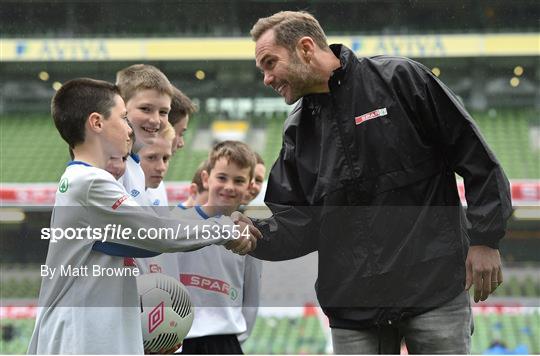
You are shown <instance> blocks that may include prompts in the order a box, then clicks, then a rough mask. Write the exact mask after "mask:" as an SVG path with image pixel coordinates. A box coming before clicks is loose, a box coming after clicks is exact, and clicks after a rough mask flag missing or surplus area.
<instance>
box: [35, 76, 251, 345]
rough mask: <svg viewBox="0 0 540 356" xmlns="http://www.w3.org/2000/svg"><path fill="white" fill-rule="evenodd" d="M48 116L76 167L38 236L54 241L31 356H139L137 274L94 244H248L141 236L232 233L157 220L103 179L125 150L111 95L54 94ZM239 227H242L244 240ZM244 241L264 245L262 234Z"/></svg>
mask: <svg viewBox="0 0 540 356" xmlns="http://www.w3.org/2000/svg"><path fill="white" fill-rule="evenodd" d="M51 109H52V116H53V118H54V122H55V125H56V127H57V129H58V131H59V133H60V135H61V136H62V138H63V139H64V140H65V141H66V142H67V143H68V144H69V146H70V148H71V149H72V150H73V153H74V158H75V160H74V161H72V162H71V163H70V164H69V165H68V167H67V168H66V171H65V173H64V174H63V175H62V178H61V180H60V184H59V187H58V191H57V193H56V200H55V207H54V209H53V214H52V218H51V228H50V229H42V238H43V237H45V238H47V237H49V238H51V237H53V236H54V238H51V241H50V243H49V250H48V253H47V260H46V264H45V265H42V266H41V274H42V277H43V280H42V284H41V289H40V295H39V302H38V303H39V307H40V308H39V311H38V316H37V319H36V325H35V328H34V332H33V335H32V338H31V341H30V345H29V349H28V353H32V354H35V353H37V354H104V353H107V354H143V352H144V350H143V344H142V332H141V327H140V311H139V307H138V306H139V301H138V295H137V288H136V283H135V276H136V275H137V274H138V271H137V270H136V269H133V268H131V267H129V266H126V265H125V259H124V258H122V257H115V256H111V255H108V254H104V253H101V252H98V251H95V250H93V248H92V247H93V245H94V243H95V242H96V241H97V240H104V239H109V240H112V241H114V244H115V245H118V246H134V247H137V248H141V249H147V250H151V251H158V252H174V251H188V250H193V249H198V248H201V247H204V246H207V245H210V244H214V243H227V247H228V248H231V249H232V250H233V251H236V252H239V253H245V252H247V251H248V250H249V249H250V248H251V247H252V245H253V244H254V243H253V242H252V241H251V240H250V238H248V237H246V236H242V235H241V236H240V239H238V240H235V241H229V242H227V240H225V239H223V238H222V237H219V236H218V237H217V238H216V239H207V240H203V239H196V238H194V237H195V236H193V234H192V236H191V237H192V238H191V239H187V238H186V237H187V236H186V233H185V232H182V230H180V231H181V233H180V234H178V235H177V236H176V237H174V238H172V237H171V238H164V239H146V238H143V237H142V235H141V234H140V232H143V233H144V232H145V231H146V232H148V230H149V229H150V228H154V229H156V228H159V227H166V228H171V229H176V228H178V226H182V227H185V226H189V227H190V228H191V229H192V230H193V229H194V228H198V229H204V228H205V226H206V228H208V226H210V227H214V226H218V227H219V229H220V230H221V231H223V233H225V232H226V231H229V232H231V233H232V230H233V223H232V221H231V219H229V218H226V217H223V218H219V219H217V218H211V219H210V220H206V221H205V222H203V223H201V221H200V220H196V219H193V218H190V217H189V216H180V215H178V216H177V217H175V218H174V219H173V218H163V217H158V216H156V215H155V214H153V213H149V212H148V211H147V210H145V209H143V208H141V207H140V206H139V205H138V204H137V203H136V202H135V201H134V200H133V199H132V198H131V197H130V196H129V195H128V194H126V191H125V190H124V188H123V186H122V185H121V184H120V183H118V182H117V181H116V180H115V179H114V177H113V176H112V175H111V174H110V173H108V172H107V171H105V169H104V168H105V167H106V165H107V161H108V160H109V158H110V157H114V156H120V157H123V156H125V155H126V154H127V151H128V146H129V143H130V139H129V134H130V132H131V129H130V128H129V126H128V124H127V121H126V107H125V105H124V101H123V100H122V98H121V96H120V95H119V90H118V88H117V87H116V86H115V85H113V84H111V83H108V82H103V81H97V80H92V79H87V78H81V79H75V80H72V81H69V82H67V83H65V84H64V85H63V86H62V87H61V88H60V89H59V90H58V92H57V93H56V94H55V96H54V98H53V101H52V105H51ZM244 227H245V225H241V224H240V230H242V229H243V228H244ZM111 230H112V231H115V232H114V233H111ZM75 232H76V233H77V236H76V237H75V236H73V234H74V233H75ZM250 232H251V233H252V235H255V237H257V238H258V237H260V234H258V231H256V230H250ZM47 233H48V235H47Z"/></svg>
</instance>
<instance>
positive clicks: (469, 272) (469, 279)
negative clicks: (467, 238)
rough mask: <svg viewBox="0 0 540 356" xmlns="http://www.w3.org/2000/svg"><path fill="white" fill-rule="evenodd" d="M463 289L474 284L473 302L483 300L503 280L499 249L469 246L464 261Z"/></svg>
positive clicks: (467, 288)
mask: <svg viewBox="0 0 540 356" xmlns="http://www.w3.org/2000/svg"><path fill="white" fill-rule="evenodd" d="M465 270H466V277H465V290H469V289H470V288H471V286H472V285H473V284H474V302H475V303H478V301H480V300H481V301H484V300H486V299H487V298H488V296H489V295H490V294H491V293H493V292H494V291H495V289H497V287H498V286H499V285H500V284H501V283H502V282H503V275H502V265H501V255H500V254H499V250H496V249H493V248H491V247H488V246H471V247H469V253H468V254H467V261H466V262H465Z"/></svg>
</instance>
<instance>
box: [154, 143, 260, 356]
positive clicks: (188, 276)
mask: <svg viewBox="0 0 540 356" xmlns="http://www.w3.org/2000/svg"><path fill="white" fill-rule="evenodd" d="M255 164H256V158H255V155H254V153H253V151H252V150H251V149H250V148H249V147H248V146H247V145H246V144H245V143H242V142H239V141H224V142H221V143H218V144H217V145H215V146H214V148H213V149H212V151H211V152H210V155H209V158H208V164H207V167H206V170H203V171H202V173H201V178H202V183H203V187H204V188H206V189H207V190H208V201H207V202H206V204H204V205H203V206H198V205H196V206H195V208H194V209H190V210H191V211H197V212H198V213H199V214H200V215H201V216H203V217H206V216H207V215H211V214H216V213H221V214H230V212H232V211H235V210H236V209H238V207H239V206H240V204H241V202H242V200H243V198H244V196H245V194H247V192H248V189H249V187H250V182H251V180H252V177H253V171H254V167H255ZM176 256H177V257H178V258H177V261H178V269H179V278H180V281H181V282H182V283H183V284H184V285H185V286H186V287H187V289H188V291H189V293H190V297H191V301H192V302H193V304H194V305H195V307H196V309H195V319H194V321H193V325H192V327H191V330H190V331H189V333H188V335H187V337H186V339H185V340H184V344H183V346H182V353H183V354H241V353H243V352H242V348H241V346H240V343H239V340H238V336H240V335H241V334H243V333H245V332H246V330H247V328H248V323H249V321H248V320H246V315H245V314H244V313H243V310H242V308H243V307H256V306H258V300H259V293H260V277H261V276H260V268H258V266H257V262H258V261H257V260H255V259H254V258H253V257H251V256H236V255H232V254H227V253H226V252H225V251H223V249H219V248H206V249H203V250H200V251H193V252H190V253H180V254H176ZM164 257H165V256H164ZM166 257H167V258H168V257H169V256H166Z"/></svg>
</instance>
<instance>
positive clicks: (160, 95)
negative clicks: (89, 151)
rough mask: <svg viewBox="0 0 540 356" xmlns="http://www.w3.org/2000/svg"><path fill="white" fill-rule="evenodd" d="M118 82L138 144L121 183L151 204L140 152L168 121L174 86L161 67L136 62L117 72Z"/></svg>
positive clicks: (134, 195) (135, 196)
mask: <svg viewBox="0 0 540 356" xmlns="http://www.w3.org/2000/svg"><path fill="white" fill-rule="evenodd" d="M116 85H118V87H119V88H120V92H121V94H122V98H123V99H124V101H125V103H126V108H127V115H128V120H129V121H130V122H131V125H132V127H133V132H134V133H135V143H134V145H133V148H132V151H131V154H130V156H129V157H128V158H127V161H126V172H125V173H124V176H123V177H122V178H121V179H120V182H121V183H122V184H123V185H124V187H125V188H126V191H127V192H128V193H129V194H130V195H131V196H132V197H133V198H134V199H135V200H136V201H137V202H138V203H139V204H140V205H142V206H148V205H150V204H151V202H150V200H149V199H148V197H147V195H146V193H145V178H144V172H143V171H142V168H141V166H140V159H139V156H138V153H139V151H140V150H141V148H142V147H143V146H144V145H150V144H152V143H153V142H154V140H155V139H156V138H157V136H158V132H159V130H160V128H161V127H162V125H164V124H165V123H167V117H168V114H169V111H170V110H171V98H172V96H173V90H172V85H171V83H170V82H169V80H168V79H167V77H166V76H165V74H163V73H162V72H161V71H160V70H159V69H157V68H156V67H154V66H152V65H148V64H134V65H132V66H129V67H127V68H124V69H122V70H120V71H119V72H118V73H116Z"/></svg>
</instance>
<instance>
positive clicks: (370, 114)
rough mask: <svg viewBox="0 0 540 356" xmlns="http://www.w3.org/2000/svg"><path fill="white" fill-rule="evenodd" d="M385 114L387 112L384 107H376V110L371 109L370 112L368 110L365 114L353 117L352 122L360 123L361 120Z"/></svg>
mask: <svg viewBox="0 0 540 356" xmlns="http://www.w3.org/2000/svg"><path fill="white" fill-rule="evenodd" d="M387 114H388V112H387V111H386V108H382V109H377V110H373V111H371V112H368V113H367V114H364V115H360V116H357V117H355V118H354V122H355V123H356V124H357V125H360V124H361V123H363V122H366V121H369V120H373V119H375V118H378V117H381V116H386V115H387Z"/></svg>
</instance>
